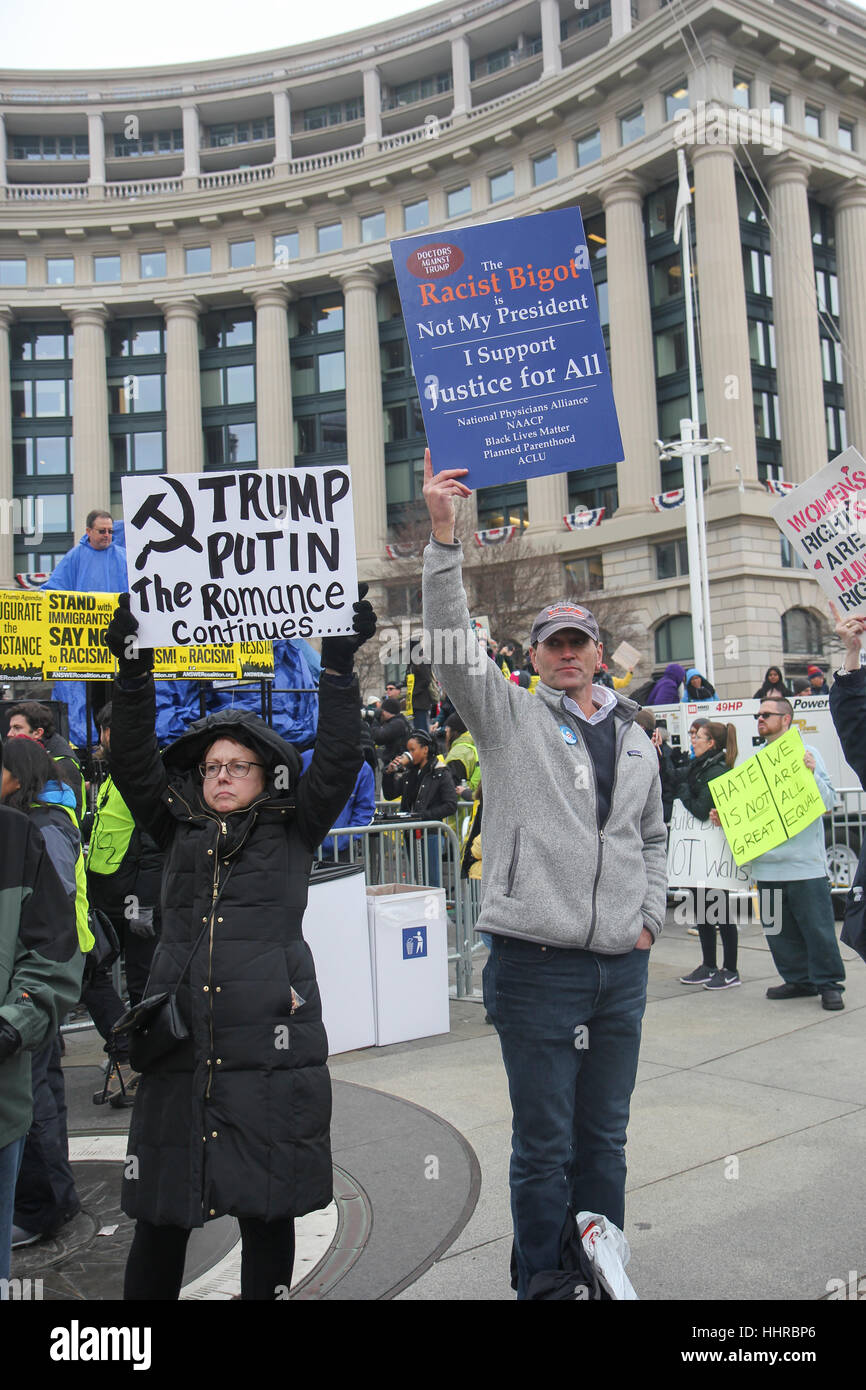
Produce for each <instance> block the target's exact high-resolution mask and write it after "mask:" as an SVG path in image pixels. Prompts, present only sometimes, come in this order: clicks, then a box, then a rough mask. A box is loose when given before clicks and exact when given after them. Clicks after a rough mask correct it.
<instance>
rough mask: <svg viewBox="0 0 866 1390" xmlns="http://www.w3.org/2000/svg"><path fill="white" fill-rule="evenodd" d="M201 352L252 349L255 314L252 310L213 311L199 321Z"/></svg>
mask: <svg viewBox="0 0 866 1390" xmlns="http://www.w3.org/2000/svg"><path fill="white" fill-rule="evenodd" d="M199 324H200V343H199V346H200V347H201V348H202V350H203V351H207V350H212V349H214V348H235V347H252V345H253V343H254V342H255V324H256V319H255V312H254V310H252V309H214V310H212V311H211V312H210V313H209V314H205V315H204V317H203V318H202V319H200V320H199Z"/></svg>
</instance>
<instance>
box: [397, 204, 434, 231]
mask: <svg viewBox="0 0 866 1390" xmlns="http://www.w3.org/2000/svg"><path fill="white" fill-rule="evenodd" d="M429 221H430V208H429V204H428V201H427V199H426V198H419V200H418V202H417V203H404V204H403V230H404V232H417V231H419V230H420V228H421V227H426V226H427V224H428V223H429Z"/></svg>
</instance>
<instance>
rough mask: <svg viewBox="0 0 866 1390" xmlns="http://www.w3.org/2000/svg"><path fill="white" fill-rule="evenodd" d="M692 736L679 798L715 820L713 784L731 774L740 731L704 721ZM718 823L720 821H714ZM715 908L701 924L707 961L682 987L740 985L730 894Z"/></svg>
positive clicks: (700, 814) (719, 897) (686, 977)
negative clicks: (719, 949) (719, 954)
mask: <svg viewBox="0 0 866 1390" xmlns="http://www.w3.org/2000/svg"><path fill="white" fill-rule="evenodd" d="M689 737H690V738H691V742H692V749H693V751H694V757H693V758H692V760H691V761H690V762H688V763H686V764H685V766H684V767H682V768H681V769H680V771H679V780H678V782H677V786H676V791H675V796H676V797H677V798H678V799H679V800H680V801H681V802H682V803H683V805H684V806H685V808H686V810H687V811H689V812H690V813H691V814H692V815H693V816H695V817H696V818H697V819H698V820H712V819H713V817H714V816H715V807H714V805H713V797H712V793H711V792H710V782H712V780H713V778H714V777H721V775H722V773H723V772H729V771H730V769H731V768H732V767H733V766H734V763H735V762H736V761H737V731H736V729H735V728H734V726H733V724H714V723H711V722H710V721H709V720H701V722H700V724H698V725H697V727H694V726H693V728H692V730H691V731H690V734H689ZM714 823H715V824H718V820H717V819H716V820H715V821H714ZM712 907H713V908H714V909H715V910H716V911H714V914H713V915H714V916H718V917H719V918H720V920H718V921H714V922H698V923H697V929H698V936H699V937H700V939H701V953H702V956H703V959H702V961H701V964H700V965H699V966H698V967H697V969H696V970H693V971H692V972H691V974H689V975H681V976H680V984H681V985H703V986H704V988H705V989H731V988H732V987H733V986H735V985H738V984H740V977H739V975H738V974H737V925H736V922H734V921H732V914H731V912H730V894H728V893H726V892H724V890H719V892H718V894H717V895H714V899H713V903H712ZM717 931H718V932H719V934H720V935H721V938H722V968H721V970H720V969H719V968H718V966H717V964H716V960H717V955H716V951H717V947H716V932H717Z"/></svg>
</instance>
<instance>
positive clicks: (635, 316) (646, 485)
mask: <svg viewBox="0 0 866 1390" xmlns="http://www.w3.org/2000/svg"><path fill="white" fill-rule="evenodd" d="M602 202H603V205H604V212H605V225H606V231H605V235H606V237H607V284H608V301H609V306H610V359H611V374H612V377H613V393H614V398H615V400H616V408H617V414H618V416H619V427H620V432H621V434H622V443H623V449H624V452H625V459H624V461H623V462H622V463H620V464H618V465H617V486H618V493H619V506H618V509H617V510H618V512H645V511H648V510H649V507H650V497H651V496H652V495H653V494H654V493H657V492H658V491H659V489H660V486H661V484H660V476H661V475H660V471H659V462H658V451H657V449H656V446H655V441H656V439H657V438H658V428H659V427H658V410H657V407H656V374H655V361H654V358H653V335H652V322H651V319H650V301H649V282H648V279H647V263H646V250H645V247H644V232H643V216H642V203H643V186H642V185H641V184H640V183H639V182H638V180H637V179H635V178H633V177H632V176H631V175H629V174H626V175H625V176H624V177H623V178H621V179H617V181H616V183H614V184H611V185H610V186H609V187H608V188H607V189H606V190H605V191H604V193H603V194H602Z"/></svg>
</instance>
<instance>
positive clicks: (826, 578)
mask: <svg viewBox="0 0 866 1390" xmlns="http://www.w3.org/2000/svg"><path fill="white" fill-rule="evenodd" d="M770 515H771V516H772V518H773V520H774V521H775V523H776V525H777V526H778V527H779V530H780V531H781V532H782V535H783V536H785V537H786V538H787V540H789V541H790V543H791V545H792V546H793V547H794V549H795V550H796V551H797V553H798V554H799V556H800V558H801V559H802V560H803V562H804V563H805V565H806V567H807V568H808V569H809V570H810V571H811V573H812V575H813V577H814V578H815V579H817V580H818V583H819V584H820V585H821V588H822V589H823V590H824V592H825V593H826V594H828V595H829V597H830V598H831V599H833V601H834V602H835V603H836V605H837V607H838V608H839V611H840V612H841V613H842V615H843V617H851V616H854V615H857V614H863V613H866V459H864V458H863V456H862V454H859V453H858V452H857V450H856V449H853V448H852V449H846V450H845V451H844V453H842V454H837V456H836V458H834V459H831V460H830V462H829V463H828V464H827V466H826V468H822V469H821V470H820V471H819V472H818V473H814V474H813V475H812V477H811V478H807V479H806V481H805V482H804V483H800V485H799V487H795V488H794V489H793V491H792V492H788V493H786V494H785V496H784V497H782V498H780V499H779V501H778V502H777V503H776V504H775V506H773V507H771V508H770Z"/></svg>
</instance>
